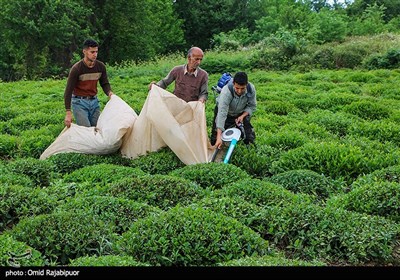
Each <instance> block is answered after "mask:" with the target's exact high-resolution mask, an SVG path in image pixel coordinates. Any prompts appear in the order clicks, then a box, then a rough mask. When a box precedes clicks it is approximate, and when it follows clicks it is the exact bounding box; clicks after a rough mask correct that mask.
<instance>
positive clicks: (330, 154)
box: [271, 142, 375, 182]
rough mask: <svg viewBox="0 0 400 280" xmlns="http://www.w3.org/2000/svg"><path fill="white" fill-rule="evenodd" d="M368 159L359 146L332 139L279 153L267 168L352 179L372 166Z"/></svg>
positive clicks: (368, 156)
mask: <svg viewBox="0 0 400 280" xmlns="http://www.w3.org/2000/svg"><path fill="white" fill-rule="evenodd" d="M372 161H373V159H371V158H370V155H366V154H364V153H363V152H362V150H361V148H360V147H354V146H350V145H345V144H340V143H334V142H323V143H307V144H305V145H303V146H302V147H299V148H296V149H293V150H290V151H288V152H287V153H285V154H282V156H281V157H280V159H279V160H277V161H275V162H273V164H272V167H271V171H272V173H273V174H278V173H282V172H285V171H289V170H296V169H308V170H312V171H315V172H317V173H319V174H326V176H329V177H331V178H333V179H341V178H343V179H344V180H345V181H347V182H352V181H354V180H355V179H356V178H357V177H358V176H359V175H360V174H364V173H369V171H370V170H371V169H372V168H373V167H375V166H372V164H373V162H372ZM370 165H371V166H370Z"/></svg>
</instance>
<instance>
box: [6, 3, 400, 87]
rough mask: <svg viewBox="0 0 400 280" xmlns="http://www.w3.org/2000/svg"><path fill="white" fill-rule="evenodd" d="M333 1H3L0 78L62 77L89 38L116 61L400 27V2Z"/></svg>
mask: <svg viewBox="0 0 400 280" xmlns="http://www.w3.org/2000/svg"><path fill="white" fill-rule="evenodd" d="M331 2H332V1H331ZM331 2H329V1H327V0H206V1H203V0H135V1H122V0H113V1H107V0H86V1H83V0H65V1H59V0H0V26H1V27H2V28H1V29H0V40H1V42H2V47H1V48H0V80H2V81H14V80H20V79H29V80H32V79H41V78H49V77H65V76H66V75H67V74H68V70H69V68H70V66H71V65H72V64H73V63H74V62H76V61H77V60H79V59H80V57H81V49H82V43H83V41H84V40H85V39H86V38H89V37H90V38H93V39H95V40H98V41H99V43H100V52H99V59H100V60H102V61H104V62H105V63H107V64H111V65H115V64H119V63H122V62H124V61H133V62H142V61H149V60H152V59H154V58H156V57H157V56H160V55H166V54H169V53H176V52H183V51H186V50H187V48H189V47H190V46H194V45H196V46H199V47H201V48H203V49H205V50H210V49H225V50H226V49H238V48H242V47H249V46H253V45H256V44H258V43H260V42H262V41H263V40H265V38H276V37H279V38H280V40H282V37H285V36H286V37H285V38H286V39H285V38H284V39H285V40H292V39H293V38H296V39H297V40H300V39H301V40H305V41H307V42H309V43H313V44H324V43H328V42H334V41H341V40H343V39H344V38H346V37H348V36H355V35H368V34H377V33H383V32H398V31H399V30H400V2H399V1H392V0H353V1H350V0H345V1H337V0H334V1H333V3H331ZM288 45H290V44H288Z"/></svg>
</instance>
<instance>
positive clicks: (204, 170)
mask: <svg viewBox="0 0 400 280" xmlns="http://www.w3.org/2000/svg"><path fill="white" fill-rule="evenodd" d="M169 175H171V176H175V177H181V178H185V179H187V180H190V181H193V182H196V183H197V184H199V185H200V186H201V187H202V188H204V189H206V188H216V189H220V188H223V187H224V186H225V185H227V184H229V183H232V182H235V181H236V180H241V179H244V178H249V175H248V174H247V173H246V172H245V171H243V170H241V169H240V168H239V167H236V166H235V165H232V164H223V163H217V162H210V163H200V164H193V165H187V166H185V167H182V168H180V169H176V170H174V171H172V172H170V173H169Z"/></svg>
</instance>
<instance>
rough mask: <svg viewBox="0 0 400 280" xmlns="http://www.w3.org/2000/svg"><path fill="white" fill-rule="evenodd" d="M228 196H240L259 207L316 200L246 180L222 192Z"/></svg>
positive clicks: (268, 183)
mask: <svg viewBox="0 0 400 280" xmlns="http://www.w3.org/2000/svg"><path fill="white" fill-rule="evenodd" d="M221 193H223V194H224V195H226V196H233V197H234V196H239V197H241V198H243V199H245V200H246V201H248V202H250V203H253V204H256V205H258V206H262V207H265V206H277V205H281V206H285V205H290V204H293V203H297V202H300V201H304V202H305V203H312V202H313V201H315V198H314V197H312V196H310V195H307V194H294V193H293V192H291V191H288V190H286V189H285V188H284V187H282V186H279V185H276V184H273V183H270V182H266V181H262V180H259V179H246V180H241V181H238V182H235V183H232V184H231V185H229V186H226V187H225V188H223V189H222V190H221Z"/></svg>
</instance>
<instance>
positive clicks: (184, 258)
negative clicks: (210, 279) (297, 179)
mask: <svg viewBox="0 0 400 280" xmlns="http://www.w3.org/2000/svg"><path fill="white" fill-rule="evenodd" d="M117 246H118V249H119V250H120V252H121V253H123V254H127V255H129V256H133V257H134V258H135V259H138V260H139V261H141V262H146V263H149V264H151V265H162V266H196V265H197V266H199V265H200V266H208V265H215V264H216V263H219V262H224V261H229V260H232V259H237V258H241V257H244V256H252V255H255V254H258V255H265V254H268V253H269V251H270V249H269V247H268V242H266V241H265V240H263V239H262V238H261V237H260V236H259V234H257V233H255V232H254V231H252V230H251V229H249V228H248V227H246V226H244V225H243V224H241V223H239V222H238V221H236V220H234V219H232V218H229V217H226V216H224V215H222V214H219V213H213V212H211V211H208V210H204V209H202V208H192V207H187V208H182V207H175V208H172V209H170V210H169V211H167V212H164V213H161V214H160V215H159V216H152V217H148V218H145V219H141V220H138V221H137V222H136V223H135V224H133V226H132V228H131V229H130V230H129V231H128V232H126V233H124V234H123V235H122V239H121V240H119V241H118V243H117ZM143 248H146V250H143Z"/></svg>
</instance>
